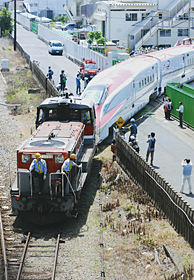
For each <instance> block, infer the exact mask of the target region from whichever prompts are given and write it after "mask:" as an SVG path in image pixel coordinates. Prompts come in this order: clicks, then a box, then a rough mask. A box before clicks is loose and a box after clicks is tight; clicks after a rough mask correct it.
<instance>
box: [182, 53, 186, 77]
mask: <svg viewBox="0 0 194 280" xmlns="http://www.w3.org/2000/svg"><path fill="white" fill-rule="evenodd" d="M186 55H187V54H183V55H182V63H181V64H182V69H183V73H182V75H181V78H184V77H185V74H186V63H187V61H186Z"/></svg>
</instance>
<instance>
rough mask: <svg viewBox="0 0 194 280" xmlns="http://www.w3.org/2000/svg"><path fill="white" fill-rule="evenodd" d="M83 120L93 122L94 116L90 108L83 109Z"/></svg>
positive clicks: (87, 122) (83, 121)
mask: <svg viewBox="0 0 194 280" xmlns="http://www.w3.org/2000/svg"><path fill="white" fill-rule="evenodd" d="M81 122H82V123H84V124H91V123H92V116H91V114H90V111H89V110H81Z"/></svg>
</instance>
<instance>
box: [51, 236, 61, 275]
mask: <svg viewBox="0 0 194 280" xmlns="http://www.w3.org/2000/svg"><path fill="white" fill-rule="evenodd" d="M60 237H61V234H60V233H59V234H58V236H57V243H56V249H55V260H54V267H53V274H52V278H51V280H55V275H56V268H57V258H58V253H59V242H60Z"/></svg>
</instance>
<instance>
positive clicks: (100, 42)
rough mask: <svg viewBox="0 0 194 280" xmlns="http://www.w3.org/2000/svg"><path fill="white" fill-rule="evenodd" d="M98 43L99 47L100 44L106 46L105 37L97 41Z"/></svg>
mask: <svg viewBox="0 0 194 280" xmlns="http://www.w3.org/2000/svg"><path fill="white" fill-rule="evenodd" d="M96 43H97V44H98V45H99V44H102V45H104V43H105V38H104V37H101V38H99V39H98V40H96Z"/></svg>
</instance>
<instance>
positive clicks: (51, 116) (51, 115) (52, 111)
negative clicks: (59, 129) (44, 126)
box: [48, 109, 57, 120]
mask: <svg viewBox="0 0 194 280" xmlns="http://www.w3.org/2000/svg"><path fill="white" fill-rule="evenodd" d="M48 118H49V120H57V109H50V110H49V111H48Z"/></svg>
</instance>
